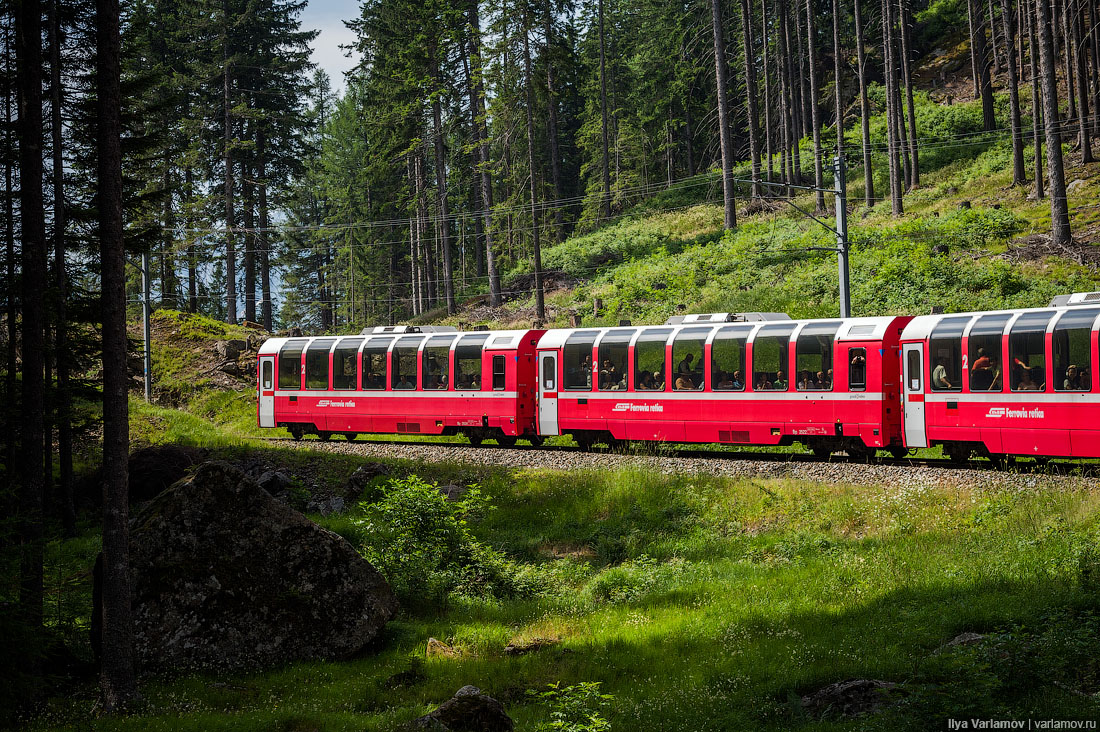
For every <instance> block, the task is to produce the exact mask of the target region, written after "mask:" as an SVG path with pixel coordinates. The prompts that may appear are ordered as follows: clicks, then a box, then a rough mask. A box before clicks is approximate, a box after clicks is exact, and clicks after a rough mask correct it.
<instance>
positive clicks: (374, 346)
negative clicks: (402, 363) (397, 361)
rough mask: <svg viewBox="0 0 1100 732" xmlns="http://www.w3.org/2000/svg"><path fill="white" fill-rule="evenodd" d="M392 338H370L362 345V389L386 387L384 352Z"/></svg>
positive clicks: (375, 389)
mask: <svg viewBox="0 0 1100 732" xmlns="http://www.w3.org/2000/svg"><path fill="white" fill-rule="evenodd" d="M391 343H393V339H392V338H371V339H370V340H369V341H367V345H366V346H364V347H363V389H364V390H366V391H381V390H383V389H385V388H386V353H387V352H388V351H389V350H390V344H391Z"/></svg>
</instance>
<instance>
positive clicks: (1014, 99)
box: [1001, 0, 1027, 186]
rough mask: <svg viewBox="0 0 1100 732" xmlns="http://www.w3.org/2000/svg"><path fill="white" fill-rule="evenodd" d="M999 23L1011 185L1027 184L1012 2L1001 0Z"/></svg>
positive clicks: (1010, 0)
mask: <svg viewBox="0 0 1100 732" xmlns="http://www.w3.org/2000/svg"><path fill="white" fill-rule="evenodd" d="M1001 21H1002V23H1003V24H1004V38H1005V61H1006V63H1007V65H1008V100H1009V101H1008V115H1009V124H1010V125H1011V127H1012V185H1014V186H1022V185H1023V184H1024V183H1026V182H1027V173H1026V172H1024V136H1023V132H1022V131H1021V128H1020V86H1019V82H1018V77H1017V75H1016V71H1017V65H1016V18H1015V16H1014V15H1013V9H1012V0H1001Z"/></svg>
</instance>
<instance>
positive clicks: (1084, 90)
mask: <svg viewBox="0 0 1100 732" xmlns="http://www.w3.org/2000/svg"><path fill="white" fill-rule="evenodd" d="M1072 1H1073V13H1072V14H1070V15H1071V20H1070V27H1071V28H1072V30H1073V50H1074V56H1075V60H1076V62H1077V74H1076V76H1077V134H1078V138H1079V142H1078V144H1079V145H1080V146H1081V162H1082V163H1091V162H1093V160H1094V158H1093V157H1092V141H1091V140H1090V135H1089V132H1090V131H1089V89H1088V73H1089V64H1088V47H1087V46H1086V45H1085V36H1084V33H1083V32H1082V30H1081V26H1082V24H1083V23H1084V14H1085V9H1084V7H1083V6H1082V2H1081V0H1072ZM1067 47H1068V46H1067Z"/></svg>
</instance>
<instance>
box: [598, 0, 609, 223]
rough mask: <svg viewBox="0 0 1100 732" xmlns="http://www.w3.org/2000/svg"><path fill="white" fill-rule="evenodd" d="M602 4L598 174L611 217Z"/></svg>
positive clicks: (600, 5)
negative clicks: (599, 158)
mask: <svg viewBox="0 0 1100 732" xmlns="http://www.w3.org/2000/svg"><path fill="white" fill-rule="evenodd" d="M603 4H604V0H598V2H597V6H598V9H599V24H600V135H601V138H602V145H603V160H602V164H601V165H602V167H601V168H600V175H601V180H602V182H603V206H602V209H603V215H604V218H611V169H610V162H609V160H608V129H607V53H606V48H605V43H604V23H603Z"/></svg>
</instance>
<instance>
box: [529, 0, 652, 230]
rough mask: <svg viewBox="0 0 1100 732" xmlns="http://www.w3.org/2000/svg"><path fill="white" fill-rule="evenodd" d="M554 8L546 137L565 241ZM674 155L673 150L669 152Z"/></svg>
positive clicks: (549, 9)
mask: <svg viewBox="0 0 1100 732" xmlns="http://www.w3.org/2000/svg"><path fill="white" fill-rule="evenodd" d="M552 14H553V6H552V3H551V2H550V0H546V2H545V5H544V7H543V15H544V20H543V31H544V33H545V36H546V52H545V53H546V106H547V115H546V136H547V138H548V141H549V143H550V182H551V184H553V186H554V238H555V240H557V241H559V242H560V241H565V219H564V211H563V207H562V199H564V198H565V193H564V192H563V189H562V180H561V151H560V150H559V149H558V101H557V96H558V93H557V89H556V87H557V82H556V81H555V79H554V57H553V54H554V51H553V38H554V23H553V18H552V17H551V16H552ZM669 155H672V150H671V149H670V150H669Z"/></svg>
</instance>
